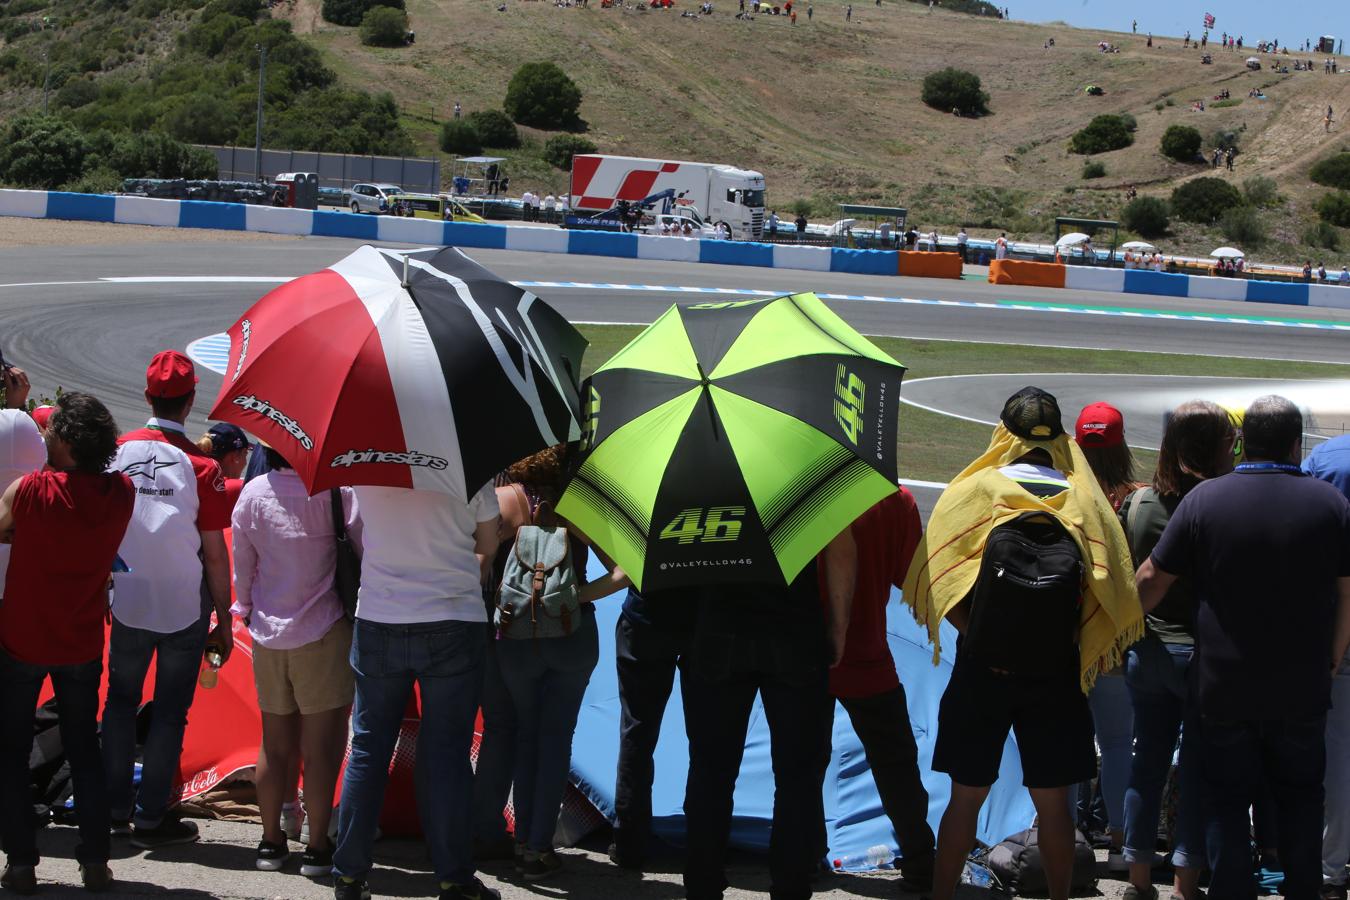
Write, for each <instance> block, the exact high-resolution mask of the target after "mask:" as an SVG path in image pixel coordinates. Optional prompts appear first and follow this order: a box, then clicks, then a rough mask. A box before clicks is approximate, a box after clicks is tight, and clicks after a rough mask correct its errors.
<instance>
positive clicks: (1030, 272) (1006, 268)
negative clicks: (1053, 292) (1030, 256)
mask: <svg viewBox="0 0 1350 900" xmlns="http://www.w3.org/2000/svg"><path fill="white" fill-rule="evenodd" d="M989 283H990V284H1029V285H1034V286H1035V287H1055V288H1062V287H1064V265H1063V264H1062V263H1043V262H1027V261H1025V260H1020V259H996V260H994V261H993V262H991V263H990V264H989Z"/></svg>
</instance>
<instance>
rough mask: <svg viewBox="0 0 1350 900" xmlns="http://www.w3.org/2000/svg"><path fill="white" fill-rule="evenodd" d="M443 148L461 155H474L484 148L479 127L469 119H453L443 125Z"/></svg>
mask: <svg viewBox="0 0 1350 900" xmlns="http://www.w3.org/2000/svg"><path fill="white" fill-rule="evenodd" d="M440 145H441V150H442V151H444V152H445V153H454V154H458V155H459V156H473V155H474V154H475V153H478V152H479V151H480V150H482V149H483V141H482V139H481V138H480V137H479V136H478V129H477V128H474V127H473V123H472V122H470V121H468V120H467V119H451V120H450V121H448V122H446V123H445V124H444V125H442V126H441V135H440Z"/></svg>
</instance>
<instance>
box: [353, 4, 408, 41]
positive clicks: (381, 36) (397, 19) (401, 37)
mask: <svg viewBox="0 0 1350 900" xmlns="http://www.w3.org/2000/svg"><path fill="white" fill-rule="evenodd" d="M407 35H408V14H407V13H406V12H404V11H403V10H401V9H395V8H394V7H392V6H372V7H371V8H370V9H368V10H366V14H365V15H364V16H362V17H361V43H363V44H365V45H366V46H367V47H402V46H403V45H404V44H405V43H406V42H407Z"/></svg>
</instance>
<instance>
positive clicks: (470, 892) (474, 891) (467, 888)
mask: <svg viewBox="0 0 1350 900" xmlns="http://www.w3.org/2000/svg"><path fill="white" fill-rule="evenodd" d="M436 900H502V895H501V892H500V891H494V890H493V889H492V888H490V887H488V886H487V885H485V884H483V882H481V881H479V880H478V879H477V878H475V879H474V880H473V881H471V882H469V883H468V884H451V883H450V882H448V881H442V882H441V892H440V893H439V894H437V895H436Z"/></svg>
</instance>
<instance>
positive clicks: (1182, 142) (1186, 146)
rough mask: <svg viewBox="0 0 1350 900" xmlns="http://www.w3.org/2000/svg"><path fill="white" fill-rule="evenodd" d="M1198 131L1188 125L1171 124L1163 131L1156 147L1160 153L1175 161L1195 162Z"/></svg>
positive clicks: (1198, 137) (1197, 150)
mask: <svg viewBox="0 0 1350 900" xmlns="http://www.w3.org/2000/svg"><path fill="white" fill-rule="evenodd" d="M1201 141H1202V138H1201V137H1200V132H1199V131H1197V130H1196V129H1194V128H1192V127H1191V126H1189V125H1171V126H1169V127H1168V129H1167V130H1166V131H1164V132H1163V136H1162V141H1161V142H1160V143H1159V144H1158V149H1159V150H1161V151H1162V155H1163V156H1166V157H1167V158H1169V159H1175V160H1176V161H1177V162H1186V163H1188V162H1195V157H1196V154H1198V153H1199V152H1200V144H1201Z"/></svg>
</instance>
